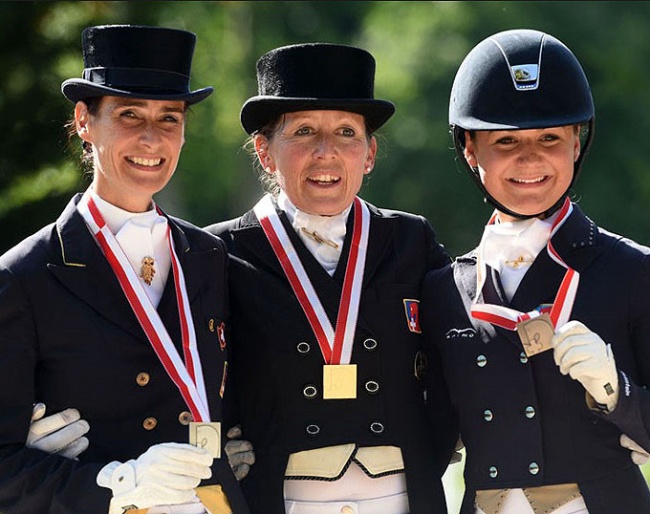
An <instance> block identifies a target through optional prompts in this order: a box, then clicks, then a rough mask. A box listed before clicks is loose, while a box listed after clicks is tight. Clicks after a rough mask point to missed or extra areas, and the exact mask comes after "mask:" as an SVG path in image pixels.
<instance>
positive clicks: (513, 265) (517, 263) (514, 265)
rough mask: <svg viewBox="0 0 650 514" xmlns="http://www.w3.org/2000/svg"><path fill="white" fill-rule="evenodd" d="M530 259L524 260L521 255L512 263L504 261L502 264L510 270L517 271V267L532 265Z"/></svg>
mask: <svg viewBox="0 0 650 514" xmlns="http://www.w3.org/2000/svg"><path fill="white" fill-rule="evenodd" d="M532 262H533V261H532V259H526V258H525V257H524V256H523V255H520V256H519V257H517V258H516V259H515V260H514V261H505V262H504V264H505V265H507V266H510V267H511V268H515V269H517V268H518V267H519V266H523V265H524V264H532Z"/></svg>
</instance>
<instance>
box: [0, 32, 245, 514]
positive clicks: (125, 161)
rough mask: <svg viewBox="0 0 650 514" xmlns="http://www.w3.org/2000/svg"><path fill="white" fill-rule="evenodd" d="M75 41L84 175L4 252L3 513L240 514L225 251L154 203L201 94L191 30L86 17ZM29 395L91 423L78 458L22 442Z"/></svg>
mask: <svg viewBox="0 0 650 514" xmlns="http://www.w3.org/2000/svg"><path fill="white" fill-rule="evenodd" d="M82 41H83V50H84V72H83V78H82V79H70V80H66V81H65V82H64V83H63V85H62V92H63V94H64V95H65V96H66V98H68V99H69V100H71V101H72V102H75V111H74V128H75V131H76V133H77V134H78V136H79V137H80V138H81V140H82V141H83V146H84V152H85V158H86V159H88V160H90V161H91V163H92V169H93V181H92V184H91V186H90V187H89V188H88V190H87V191H86V192H85V193H83V194H78V195H77V196H75V197H74V198H73V199H72V200H71V201H70V203H69V204H68V206H67V207H66V209H65V210H64V212H63V213H62V214H61V216H60V217H59V219H58V220H57V221H56V222H55V223H53V224H51V225H48V226H47V227H44V228H43V229H42V230H40V231H39V232H37V233H36V234H34V235H32V236H31V237H29V238H27V239H26V240H24V241H23V242H21V243H20V244H18V245H17V246H16V247H15V248H13V249H11V250H10V251H9V252H7V253H6V254H4V255H3V256H2V257H0V342H1V343H2V346H1V350H0V352H1V354H0V412H2V416H0V510H1V511H2V512H7V513H12V514H19V513H21V514H44V513H51V514H55V513H56V514H64V513H65V514H73V513H74V514H81V513H84V514H85V513H99V512H110V513H111V514H112V513H122V512H124V511H126V510H129V511H130V509H142V511H141V512H145V511H146V509H148V508H150V509H149V512H150V513H151V514H153V513H155V512H167V513H170V512H171V513H184V514H193V513H204V512H206V508H209V509H210V512H212V513H213V514H214V513H216V512H230V511H231V510H232V511H234V512H236V513H239V512H248V510H247V507H246V506H245V504H244V501H243V498H242V497H241V493H240V491H239V489H238V486H237V483H236V480H235V478H234V476H233V475H232V472H231V470H230V467H229V466H228V463H227V461H226V459H224V458H222V457H221V456H220V455H221V454H222V452H221V450H222V442H221V440H220V426H219V422H220V421H221V398H222V396H223V394H224V385H225V379H226V377H225V370H226V364H227V350H228V348H227V343H226V340H225V338H224V328H225V326H224V320H225V318H226V314H227V296H226V290H225V279H226V258H227V255H226V249H225V247H224V244H223V242H222V241H220V240H218V239H217V238H214V237H213V236H211V235H209V234H207V233H205V232H204V231H202V230H199V229H197V228H196V227H194V226H192V225H190V224H188V223H186V222H184V221H182V220H179V219H177V218H172V217H170V216H168V215H167V214H165V213H164V212H163V211H162V210H161V209H160V208H159V207H158V206H157V205H156V204H155V202H154V201H153V195H154V194H155V193H157V192H159V191H160V190H161V189H163V188H164V187H165V185H166V184H167V182H168V181H169V179H170V178H171V176H172V174H173V173H174V171H175V168H176V164H177V162H178V158H179V155H180V151H181V148H182V146H183V142H184V126H185V112H186V109H187V107H188V106H189V105H190V104H194V103H196V102H199V101H201V100H203V99H204V98H206V97H207V96H208V95H209V94H210V93H211V92H212V88H204V89H200V90H196V91H191V90H190V87H189V74H190V66H191V60H192V55H193V51H194V46H195V36H194V34H192V33H189V32H185V31H181V30H172V29H163V28H152V27H136V26H100V27H90V28H88V29H86V30H84V32H83V36H82ZM36 400H39V401H43V402H45V403H46V404H47V406H48V408H49V409H50V410H51V411H59V410H61V409H64V408H66V407H68V406H74V407H76V408H77V409H78V410H79V411H80V412H81V414H82V415H83V417H84V418H85V419H86V420H87V421H88V422H89V423H90V426H91V434H92V437H91V444H90V446H89V447H88V449H87V450H86V451H85V452H83V453H82V454H81V455H79V457H78V460H71V459H66V458H64V457H63V456H61V455H56V454H55V455H49V454H47V453H45V452H43V451H41V450H38V449H34V448H26V447H25V446H24V444H25V439H26V435H27V431H28V427H29V423H30V417H31V413H32V406H33V404H34V403H35V401H36ZM188 427H189V430H188ZM188 432H189V435H188ZM205 441H207V442H205ZM189 443H196V445H192V444H189ZM197 446H200V448H199V447H197ZM199 484H200V487H199ZM221 488H223V490H222V489H221ZM223 491H225V493H226V495H227V499H226V498H225V497H224V495H223ZM228 502H229V504H230V505H229V506H228ZM221 508H223V509H224V510H219V509H221Z"/></svg>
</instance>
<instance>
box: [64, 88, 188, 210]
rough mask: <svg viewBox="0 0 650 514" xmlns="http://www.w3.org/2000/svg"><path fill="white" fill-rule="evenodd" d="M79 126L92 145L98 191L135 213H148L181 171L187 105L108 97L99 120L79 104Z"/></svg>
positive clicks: (85, 138) (77, 109) (95, 187)
mask: <svg viewBox="0 0 650 514" xmlns="http://www.w3.org/2000/svg"><path fill="white" fill-rule="evenodd" d="M75 123H76V127H77V134H78V135H79V137H81V139H83V140H84V141H86V142H88V143H90V144H91V145H92V151H93V163H94V178H93V185H92V187H93V188H94V191H95V192H96V193H97V194H98V195H99V196H100V197H101V198H103V199H104V200H106V201H107V202H109V203H111V204H113V205H116V206H117V207H120V208H122V209H125V210H127V211H130V212H143V211H146V210H147V209H149V208H150V206H151V200H152V197H153V195H154V194H155V193H157V192H158V191H160V190H161V189H163V188H164V187H165V185H167V182H169V179H170V178H171V176H172V175H173V174H174V171H175V170H176V165H177V164H178V159H179V157H180V152H181V148H182V147H183V143H184V141H185V140H184V130H185V103H184V102H182V101H171V100H141V99H132V98H121V97H116V96H105V97H102V98H101V99H100V101H99V105H98V108H97V111H96V112H95V113H94V114H91V113H90V112H89V110H88V106H87V105H86V104H85V103H84V102H77V105H76V106H75Z"/></svg>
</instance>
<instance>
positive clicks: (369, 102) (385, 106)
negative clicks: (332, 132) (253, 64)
mask: <svg viewBox="0 0 650 514" xmlns="http://www.w3.org/2000/svg"><path fill="white" fill-rule="evenodd" d="M312 110H332V111H348V112H354V113H356V114H361V115H362V116H364V117H365V119H366V125H367V126H368V128H369V129H370V132H374V131H376V130H377V129H379V128H380V127H381V126H382V125H383V124H384V123H386V122H387V121H388V119H389V118H390V117H391V116H392V115H393V113H394V112H395V105H394V104H393V103H392V102H389V101H387V100H376V99H365V98H362V99H354V98H344V99H343V98H291V97H284V98H283V97H277V96H254V97H252V98H249V99H248V100H247V101H246V103H245V104H244V105H243V107H242V109H241V113H240V120H241V124H242V126H243V127H244V130H245V131H246V133H247V134H254V133H255V132H257V131H258V130H259V129H261V128H262V127H264V126H265V125H267V124H268V123H269V122H271V121H273V120H274V119H276V118H278V117H279V116H280V115H282V114H285V113H288V112H297V111H312Z"/></svg>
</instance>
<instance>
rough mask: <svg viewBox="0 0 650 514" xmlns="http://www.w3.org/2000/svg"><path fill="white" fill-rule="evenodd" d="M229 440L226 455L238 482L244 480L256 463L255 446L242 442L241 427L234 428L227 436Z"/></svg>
mask: <svg viewBox="0 0 650 514" xmlns="http://www.w3.org/2000/svg"><path fill="white" fill-rule="evenodd" d="M226 435H227V437H228V439H230V440H229V441H228V442H227V443H226V448H225V450H226V455H227V456H228V462H229V463H230V467H231V469H232V471H233V473H234V474H235V478H237V480H241V479H243V478H244V477H245V476H246V475H248V472H249V471H250V469H251V466H252V465H253V464H254V463H255V452H253V445H252V444H251V443H250V442H249V441H242V440H241V428H240V427H239V425H237V426H234V427H232V428H231V429H230V430H228V433H227V434H226Z"/></svg>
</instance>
